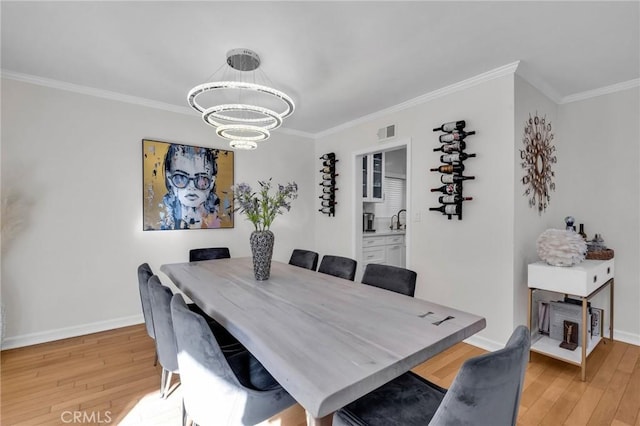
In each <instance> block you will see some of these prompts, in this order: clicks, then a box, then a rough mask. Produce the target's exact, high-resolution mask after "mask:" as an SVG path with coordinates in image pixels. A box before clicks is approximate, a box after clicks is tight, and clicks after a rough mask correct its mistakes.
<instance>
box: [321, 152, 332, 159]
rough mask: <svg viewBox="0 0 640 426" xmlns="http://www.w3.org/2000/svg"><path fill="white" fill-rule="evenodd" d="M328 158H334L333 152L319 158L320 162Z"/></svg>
mask: <svg viewBox="0 0 640 426" xmlns="http://www.w3.org/2000/svg"><path fill="white" fill-rule="evenodd" d="M330 158H332V159H333V158H336V154H334V153H333V152H330V153H328V154H324V155H322V156H321V157H320V159H321V160H328V159H330Z"/></svg>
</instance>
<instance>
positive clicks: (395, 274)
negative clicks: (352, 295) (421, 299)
mask: <svg viewBox="0 0 640 426" xmlns="http://www.w3.org/2000/svg"><path fill="white" fill-rule="evenodd" d="M416 277H417V274H416V273H415V272H414V271H411V270H409V269H405V268H400V267H397V266H391V265H380V264H377V263H370V264H368V265H367V266H366V267H365V268H364V275H362V283H363V284H368V285H371V286H374V287H379V288H383V289H385V290H390V291H395V292H396V293H400V294H404V295H406V296H411V297H413V295H414V294H415V291H416Z"/></svg>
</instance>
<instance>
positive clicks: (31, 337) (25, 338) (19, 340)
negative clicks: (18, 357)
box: [1, 314, 144, 350]
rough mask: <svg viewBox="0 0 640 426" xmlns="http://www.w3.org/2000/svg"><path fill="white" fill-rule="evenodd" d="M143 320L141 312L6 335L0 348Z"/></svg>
mask: <svg viewBox="0 0 640 426" xmlns="http://www.w3.org/2000/svg"><path fill="white" fill-rule="evenodd" d="M143 322H144V318H143V316H142V314H140V315H133V316H130V317H123V318H116V319H112V320H107V321H99V322H93V323H90V324H83V325H78V326H74V327H67V328H58V329H55V330H48V331H42V332H39V333H30V334H24V335H22V336H13V337H7V338H5V339H4V341H3V342H2V346H1V348H2V350H5V349H13V348H20V347H23V346H31V345H37V344H39V343H46V342H52V341H54V340H60V339H68V338H69V337H77V336H83V335H85V334H91V333H98V332H100V331H106V330H113V329H114V328H121V327H127V326H130V325H135V324H141V323H143Z"/></svg>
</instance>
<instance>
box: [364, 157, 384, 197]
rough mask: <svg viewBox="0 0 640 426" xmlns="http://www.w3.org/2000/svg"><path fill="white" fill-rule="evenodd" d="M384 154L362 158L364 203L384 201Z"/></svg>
mask: <svg viewBox="0 0 640 426" xmlns="http://www.w3.org/2000/svg"><path fill="white" fill-rule="evenodd" d="M383 187H384V152H377V153H375V154H369V155H365V156H364V157H362V201H367V202H374V203H381V202H382V201H384V193H383V190H382V188H383Z"/></svg>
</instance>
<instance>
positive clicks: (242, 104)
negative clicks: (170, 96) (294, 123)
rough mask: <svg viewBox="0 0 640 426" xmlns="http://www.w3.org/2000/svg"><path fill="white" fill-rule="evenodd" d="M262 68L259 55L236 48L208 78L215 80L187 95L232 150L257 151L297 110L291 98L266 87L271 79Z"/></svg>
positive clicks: (194, 107) (189, 100) (201, 85)
mask: <svg viewBox="0 0 640 426" xmlns="http://www.w3.org/2000/svg"><path fill="white" fill-rule="evenodd" d="M259 67H260V57H259V56H258V54H257V53H255V52H254V51H252V50H249V49H232V50H230V51H229V52H227V63H226V64H223V65H222V67H220V68H219V69H218V70H217V71H216V72H215V73H214V74H213V75H212V76H211V77H209V78H208V79H207V80H214V81H211V82H209V83H204V84H200V85H198V86H196V87H194V88H193V89H191V90H190V91H189V94H188V96H187V100H188V102H189V105H191V107H192V108H193V109H195V110H196V111H198V112H199V113H200V114H202V119H203V120H204V122H205V123H207V124H208V125H210V126H212V127H214V128H215V129H216V134H217V135H218V136H220V137H221V138H223V139H227V140H228V141H229V145H230V146H231V148H235V149H256V148H257V146H258V144H257V143H258V142H260V141H264V140H266V139H268V138H269V136H270V135H271V133H270V131H271V130H274V129H277V128H278V127H280V126H281V125H282V121H283V120H284V119H285V118H286V117H288V116H290V115H291V114H292V113H293V110H294V109H295V105H294V103H293V100H292V99H291V98H290V97H289V96H288V95H286V94H285V93H283V92H281V91H279V90H276V89H273V88H271V87H269V86H267V85H266V84H267V83H268V81H269V80H268V78H267V77H266V75H265V74H264V73H263V72H262V70H258V68H259ZM221 70H222V72H221ZM219 74H222V76H221V78H220V79H219V80H215V77H216V76H217V75H219ZM263 82H264V83H263ZM204 105H211V106H208V107H206V106H204Z"/></svg>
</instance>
